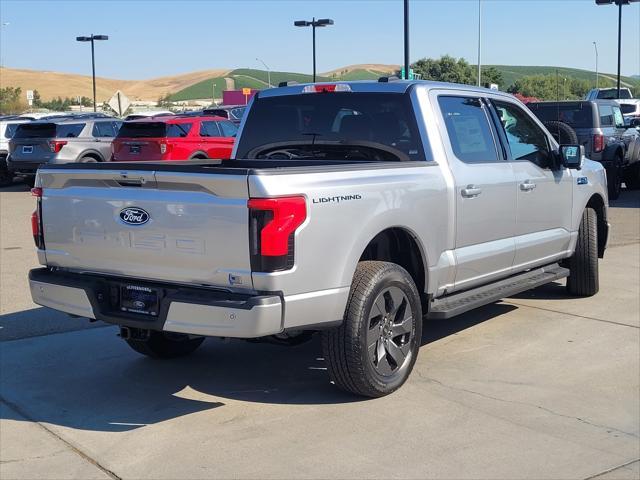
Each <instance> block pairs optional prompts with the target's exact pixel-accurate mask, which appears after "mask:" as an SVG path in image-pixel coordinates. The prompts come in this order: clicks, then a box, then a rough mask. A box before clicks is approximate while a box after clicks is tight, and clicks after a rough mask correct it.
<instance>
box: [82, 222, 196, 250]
mask: <svg viewBox="0 0 640 480" xmlns="http://www.w3.org/2000/svg"><path fill="white" fill-rule="evenodd" d="M73 243H76V244H81V245H86V246H98V247H102V248H104V247H105V246H112V247H121V248H132V249H144V250H170V251H173V252H176V253H187V254H195V255H204V253H205V251H206V248H205V241H204V240H203V239H201V238H195V237H185V236H180V237H174V236H171V235H166V234H162V233H144V232H113V233H110V232H106V231H96V230H83V229H81V228H78V227H76V228H74V229H73ZM105 244H106V245H105Z"/></svg>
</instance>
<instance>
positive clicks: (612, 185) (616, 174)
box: [607, 155, 622, 200]
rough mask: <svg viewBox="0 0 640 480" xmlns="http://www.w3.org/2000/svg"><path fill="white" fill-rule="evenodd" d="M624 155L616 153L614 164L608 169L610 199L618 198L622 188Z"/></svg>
mask: <svg viewBox="0 0 640 480" xmlns="http://www.w3.org/2000/svg"><path fill="white" fill-rule="evenodd" d="M621 170H622V157H621V156H620V155H616V156H615V158H614V160H613V165H612V166H611V167H610V168H608V169H607V186H608V191H609V199H611V200H616V199H617V198H618V197H619V196H620V191H621V190H622V171H621Z"/></svg>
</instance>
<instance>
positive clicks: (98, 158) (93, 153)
mask: <svg viewBox="0 0 640 480" xmlns="http://www.w3.org/2000/svg"><path fill="white" fill-rule="evenodd" d="M82 157H91V158H94V159H95V160H96V161H97V162H104V161H105V159H104V157H103V156H102V155H101V154H100V152H98V151H97V150H85V151H84V152H82V153H81V154H80V155H78V160H77V161H80V159H81V158H82Z"/></svg>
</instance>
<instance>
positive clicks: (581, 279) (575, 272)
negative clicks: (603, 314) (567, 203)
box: [567, 208, 599, 297]
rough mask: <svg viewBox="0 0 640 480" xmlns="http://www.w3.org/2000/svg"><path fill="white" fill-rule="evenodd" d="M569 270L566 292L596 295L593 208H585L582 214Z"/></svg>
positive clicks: (596, 251) (596, 272)
mask: <svg viewBox="0 0 640 480" xmlns="http://www.w3.org/2000/svg"><path fill="white" fill-rule="evenodd" d="M569 270H570V271H571V273H570V274H569V277H568V278H567V291H568V292H569V293H570V294H571V295H577V296H580V297H590V296H592V295H595V294H596V293H598V289H599V279H598V216H597V215H596V211H595V210H594V209H593V208H586V209H585V210H584V212H583V213H582V221H581V222H580V229H579V230H578V241H577V243H576V250H575V252H573V256H572V257H571V258H570V259H569Z"/></svg>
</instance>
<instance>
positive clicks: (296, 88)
mask: <svg viewBox="0 0 640 480" xmlns="http://www.w3.org/2000/svg"><path fill="white" fill-rule="evenodd" d="M382 78H385V77H382ZM326 85H348V86H349V87H350V89H351V91H352V92H372V93H405V92H406V91H407V90H408V89H409V88H411V87H412V86H414V85H419V86H424V87H427V88H429V89H431V88H440V89H447V90H464V91H467V92H468V91H475V92H479V93H488V92H490V93H492V94H503V95H509V94H508V93H506V92H501V91H499V90H492V89H489V88H483V87H476V86H473V85H464V84H460V83H446V82H435V81H432V80H396V79H392V78H391V79H389V80H388V81H384V80H377V81H376V80H357V81H349V82H343V81H335V82H318V83H299V84H292V85H287V86H286V87H277V88H270V89H266V90H261V91H259V92H258V93H256V96H257V97H259V98H264V97H277V96H281V95H296V94H300V93H303V91H304V90H305V88H311V87H320V88H321V87H322V86H326Z"/></svg>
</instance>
